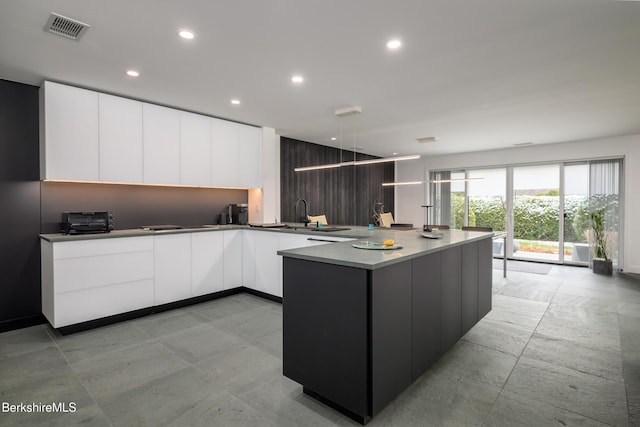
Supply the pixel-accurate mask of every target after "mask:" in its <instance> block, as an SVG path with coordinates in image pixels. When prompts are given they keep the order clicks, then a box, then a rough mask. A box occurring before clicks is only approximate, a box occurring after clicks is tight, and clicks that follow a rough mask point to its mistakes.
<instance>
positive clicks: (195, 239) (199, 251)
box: [191, 231, 224, 296]
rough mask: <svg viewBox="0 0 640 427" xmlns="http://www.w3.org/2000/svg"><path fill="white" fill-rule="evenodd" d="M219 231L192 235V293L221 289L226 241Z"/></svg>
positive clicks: (193, 294) (206, 292)
mask: <svg viewBox="0 0 640 427" xmlns="http://www.w3.org/2000/svg"><path fill="white" fill-rule="evenodd" d="M223 240H224V239H223V234H222V232H219V231H209V232H199V233H193V234H192V235H191V295H192V296H199V295H206V294H211V293H213V292H218V291H221V290H222V289H223V288H224V286H223V274H224V256H223V250H224V242H223Z"/></svg>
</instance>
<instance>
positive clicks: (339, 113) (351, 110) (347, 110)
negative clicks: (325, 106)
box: [293, 105, 420, 185]
mask: <svg viewBox="0 0 640 427" xmlns="http://www.w3.org/2000/svg"><path fill="white" fill-rule="evenodd" d="M334 113H335V116H336V117H348V116H353V115H356V114H360V113H362V107H360V106H358V105H354V106H351V107H344V108H338V109H336V110H335V112H334ZM419 158H420V155H419V154H415V155H410V156H397V157H381V158H377V159H367V160H357V159H356V130H355V127H354V129H353V161H350V162H344V161H342V125H341V126H340V162H339V163H329V164H324V165H315V166H302V167H297V168H294V169H293V170H294V171H295V172H306V171H313V170H321V169H332V168H339V167H345V166H362V165H372V164H376V163H388V162H400V161H403V160H415V159H419ZM382 185H394V184H382Z"/></svg>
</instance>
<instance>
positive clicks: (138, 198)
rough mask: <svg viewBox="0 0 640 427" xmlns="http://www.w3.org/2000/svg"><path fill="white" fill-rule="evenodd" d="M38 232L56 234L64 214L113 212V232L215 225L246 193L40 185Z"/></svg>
mask: <svg viewBox="0 0 640 427" xmlns="http://www.w3.org/2000/svg"><path fill="white" fill-rule="evenodd" d="M41 192H42V195H41V203H42V207H41V211H42V212H41V215H42V217H41V230H42V231H41V232H42V233H57V232H58V231H60V213H61V212H64V211H72V212H73V211H81V212H82V211H114V217H115V220H114V223H115V228H116V229H125V228H137V227H140V226H143V225H158V224H177V225H183V226H188V225H201V224H216V223H217V219H218V214H219V213H220V212H221V211H222V209H224V207H225V206H226V205H228V204H231V203H247V201H248V191H247V190H229V189H217V188H188V187H163V186H158V187H155V186H144V185H110V184H83V183H66V182H64V183H63V182H43V183H42V189H41Z"/></svg>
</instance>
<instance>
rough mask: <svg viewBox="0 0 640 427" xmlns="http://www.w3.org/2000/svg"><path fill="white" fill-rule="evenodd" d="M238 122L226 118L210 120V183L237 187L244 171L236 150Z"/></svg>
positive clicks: (218, 185)
mask: <svg viewBox="0 0 640 427" xmlns="http://www.w3.org/2000/svg"><path fill="white" fill-rule="evenodd" d="M238 126H239V125H238V124H237V123H233V122H228V121H226V120H219V119H212V120H211V185H214V186H217V187H239V186H240V185H239V183H238V178H239V176H240V174H241V173H244V172H245V170H244V168H241V167H240V157H239V156H240V153H239V151H238Z"/></svg>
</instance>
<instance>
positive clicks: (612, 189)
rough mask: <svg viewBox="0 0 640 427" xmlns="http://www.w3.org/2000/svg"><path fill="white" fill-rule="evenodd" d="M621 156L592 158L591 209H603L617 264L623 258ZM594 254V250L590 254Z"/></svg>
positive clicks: (612, 253)
mask: <svg viewBox="0 0 640 427" xmlns="http://www.w3.org/2000/svg"><path fill="white" fill-rule="evenodd" d="M622 176H623V175H622V159H612V160H594V161H590V162H589V212H594V211H597V210H599V209H604V212H605V221H604V227H605V234H606V235H607V237H608V241H609V247H608V250H609V252H610V254H609V257H610V258H611V259H612V260H613V266H614V268H619V266H621V265H623V262H622V259H623V258H622V255H623V254H622V247H623V246H622V238H623V236H622V234H623V233H622V224H623V221H622V220H623V218H622V215H623V212H624V209H623V208H622V204H623V201H624V200H623V197H622V194H624V193H623V191H622V189H623V180H622ZM591 257H593V254H591Z"/></svg>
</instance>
